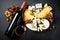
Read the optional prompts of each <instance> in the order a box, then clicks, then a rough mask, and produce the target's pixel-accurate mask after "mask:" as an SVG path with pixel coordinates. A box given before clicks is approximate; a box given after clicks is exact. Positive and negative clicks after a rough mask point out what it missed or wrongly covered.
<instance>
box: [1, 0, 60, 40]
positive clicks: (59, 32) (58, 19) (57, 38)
mask: <svg viewBox="0 0 60 40" xmlns="http://www.w3.org/2000/svg"><path fill="white" fill-rule="evenodd" d="M23 1H27V3H28V4H29V5H32V4H33V5H34V4H36V3H40V2H42V3H43V4H44V3H48V4H49V5H50V6H52V7H53V13H54V18H55V21H54V25H55V26H56V29H55V30H52V31H48V32H40V33H38V32H33V31H31V30H29V29H27V31H26V32H25V33H24V35H23V36H22V37H20V38H19V40H60V1H59V0H0V40H9V38H8V37H6V36H5V35H4V32H5V31H6V29H7V27H8V25H9V23H10V22H7V21H6V18H5V16H4V11H5V10H6V9H7V8H8V7H9V6H11V5H17V6H20V5H21V4H22V2H23Z"/></svg>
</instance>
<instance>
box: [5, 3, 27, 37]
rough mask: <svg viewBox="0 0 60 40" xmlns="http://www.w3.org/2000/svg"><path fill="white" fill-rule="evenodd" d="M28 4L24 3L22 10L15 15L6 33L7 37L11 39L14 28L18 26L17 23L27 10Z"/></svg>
mask: <svg viewBox="0 0 60 40" xmlns="http://www.w3.org/2000/svg"><path fill="white" fill-rule="evenodd" d="M26 4H27V3H26V2H23V3H22V6H21V7H20V9H18V12H17V13H16V14H15V16H14V18H13V20H12V21H11V23H10V24H9V26H8V28H7V30H6V32H5V35H7V36H8V37H11V34H12V32H13V30H14V28H15V27H16V26H17V21H18V19H19V17H20V16H21V15H22V10H23V9H24V8H25V6H26Z"/></svg>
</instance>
